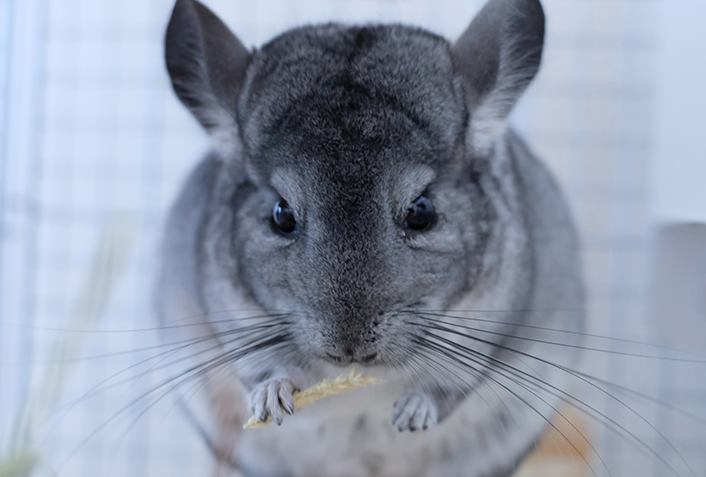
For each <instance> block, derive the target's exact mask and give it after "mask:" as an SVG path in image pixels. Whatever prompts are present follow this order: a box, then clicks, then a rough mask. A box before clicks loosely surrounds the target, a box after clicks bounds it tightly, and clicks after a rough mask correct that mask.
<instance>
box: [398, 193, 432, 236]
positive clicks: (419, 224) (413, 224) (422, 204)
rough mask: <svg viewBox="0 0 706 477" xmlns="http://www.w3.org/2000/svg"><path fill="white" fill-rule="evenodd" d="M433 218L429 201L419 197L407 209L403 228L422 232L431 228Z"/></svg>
mask: <svg viewBox="0 0 706 477" xmlns="http://www.w3.org/2000/svg"><path fill="white" fill-rule="evenodd" d="M434 217H435V214H434V206H433V205H432V203H431V201H430V200H429V199H427V198H426V197H424V196H423V195H421V196H419V197H418V198H417V199H416V200H415V201H414V203H413V204H412V207H410V208H409V212H408V213H407V218H405V220H404V226H405V227H407V228H410V229H412V230H424V229H427V228H429V226H431V224H432V223H433V222H434Z"/></svg>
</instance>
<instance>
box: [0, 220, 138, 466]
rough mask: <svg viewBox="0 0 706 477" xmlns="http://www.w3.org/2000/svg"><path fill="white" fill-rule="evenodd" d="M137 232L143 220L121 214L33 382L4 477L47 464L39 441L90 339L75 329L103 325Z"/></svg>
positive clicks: (112, 222) (4, 459)
mask: <svg viewBox="0 0 706 477" xmlns="http://www.w3.org/2000/svg"><path fill="white" fill-rule="evenodd" d="M137 232H138V226H137V221H136V220H135V219H134V218H133V217H132V216H128V215H122V214H121V215H116V216H114V217H112V218H111V219H110V220H108V223H107V224H106V225H105V227H104V230H103V232H102V234H101V238H100V240H99V243H98V247H97V249H96V254H95V256H94V259H93V263H92V265H91V267H90V269H89V270H88V273H87V276H86V280H85V282H84V283H83V285H82V286H81V288H80V289H79V293H78V295H77V297H76V300H75V302H74V304H73V306H72V307H71V311H70V313H69V316H68V318H67V321H66V326H65V328H64V331H60V332H59V335H58V336H57V338H56V341H55V342H54V347H53V349H52V352H51V355H50V356H51V359H50V360H49V362H48V364H47V366H46V368H45V369H43V370H41V377H42V378H41V379H38V380H34V381H33V382H34V383H37V384H36V385H34V386H32V388H31V389H30V391H29V394H28V398H27V400H26V401H25V403H24V407H23V408H22V411H21V412H20V414H19V415H18V418H17V421H16V423H15V427H14V431H13V434H12V438H11V441H10V450H9V452H8V455H6V456H3V457H2V458H0V477H22V476H27V475H29V474H31V473H32V472H33V471H34V470H35V469H36V468H38V467H39V466H41V465H42V464H43V462H42V457H41V456H42V453H41V449H40V447H39V446H38V445H37V442H36V436H37V434H38V433H39V432H40V430H41V426H42V425H43V424H44V423H45V422H46V421H47V419H48V418H49V416H50V415H51V412H52V410H53V409H54V408H55V406H56V405H57V404H58V402H59V400H60V398H61V395H62V393H63V390H64V387H65V385H66V383H67V381H68V379H69V377H70V375H71V372H72V370H73V369H74V368H75V366H76V363H77V362H78V359H79V358H80V356H81V351H82V349H83V346H84V344H85V341H86V337H87V336H88V334H87V333H76V332H75V330H82V331H90V330H92V329H93V328H94V327H95V325H96V323H98V321H99V320H100V317H101V316H102V314H103V311H104V309H105V307H106V304H107V303H108V300H109V299H110V295H111V291H112V290H113V289H114V287H115V284H116V283H117V281H118V279H119V277H120V275H121V274H122V271H123V270H124V268H125V265H126V264H127V261H128V259H129V257H130V252H131V250H132V248H133V244H134V241H135V238H136V236H137ZM44 464H46V463H44Z"/></svg>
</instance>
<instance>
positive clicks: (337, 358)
mask: <svg viewBox="0 0 706 477" xmlns="http://www.w3.org/2000/svg"><path fill="white" fill-rule="evenodd" d="M326 356H327V357H328V358H329V359H330V360H331V361H333V362H336V363H342V362H343V361H345V358H344V357H343V356H339V355H336V354H331V353H326Z"/></svg>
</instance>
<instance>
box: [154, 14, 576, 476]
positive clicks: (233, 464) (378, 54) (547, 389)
mask: <svg viewBox="0 0 706 477" xmlns="http://www.w3.org/2000/svg"><path fill="white" fill-rule="evenodd" d="M543 41H544V13H543V11H542V7H541V5H540V3H539V1H538V0H490V1H489V2H488V3H487V4H486V6H485V7H484V8H483V9H482V10H481V12H480V13H479V14H478V16H477V17H476V18H475V19H474V20H473V22H472V23H471V24H470V26H469V27H468V29H467V30H466V31H465V32H464V33H463V35H462V36H461V37H460V38H459V39H458V40H457V41H456V42H455V43H449V42H448V41H447V40H445V39H443V38H441V37H439V36H436V35H434V34H432V33H429V32H426V31H424V30H421V29H418V28H411V27H406V26H400V25H383V26H380V25H366V26H343V25H339V24H327V25H320V26H307V27H302V28H297V29H294V30H291V31H288V32H286V33H284V34H282V35H280V36H278V37H277V38H275V39H274V40H272V41H271V42H269V43H267V44H266V45H264V46H263V47H262V48H260V49H257V50H254V51H248V50H247V49H246V48H245V47H244V46H243V45H242V43H241V42H240V41H239V40H238V39H237V38H236V37H235V36H234V35H233V34H232V33H231V32H230V31H229V30H228V28H227V27H226V26H225V25H224V24H223V23H222V22H221V21H220V20H219V19H218V18H217V17H216V16H215V15H214V14H213V13H211V12H210V11H209V10H208V9H207V8H206V7H204V6H203V5H201V4H200V3H198V2H197V1H195V0H178V1H177V2H176V6H175V8H174V12H173V14H172V18H171V21H170V23H169V27H168V30H167V38H166V61H167V67H168V70H169V74H170V76H171V79H172V83H173V86H174V90H175V91H176V93H177V95H178V96H179V98H180V99H181V101H182V102H183V103H184V104H185V105H186V106H187V107H188V108H189V110H190V111H191V112H192V113H193V114H194V116H195V117H196V118H197V119H198V120H199V122H200V123H201V124H202V125H203V127H204V128H205V129H206V130H207V131H208V132H209V133H210V134H211V135H212V137H213V139H214V142H215V144H216V147H215V148H214V152H213V153H211V154H210V155H209V156H208V157H207V158H206V159H204V160H203V162H201V164H200V165H199V166H198V167H197V168H196V170H195V171H194V172H193V173H192V174H191V176H190V177H189V179H188V181H187V183H186V185H185V186H184V188H183V190H182V192H181V194H180V196H179V198H178V200H177V202H176V204H175V206H174V208H173V210H172V212H171V216H170V219H169V222H168V225H167V229H166V233H165V242H164V251H163V264H162V271H161V278H160V280H159V286H158V302H159V308H160V315H161V319H162V323H163V324H165V325H169V326H164V328H165V329H168V330H169V333H175V334H178V335H179V336H180V337H181V339H182V340H186V342H187V343H189V350H190V351H191V352H192V355H193V360H194V361H193V363H192V364H193V365H191V367H189V369H188V371H187V372H186V373H185V374H184V375H185V376H188V375H192V376H196V377H198V378H199V379H202V380H203V381H202V383H203V386H204V388H205V389H206V392H207V396H208V399H209V402H210V404H211V410H212V417H213V425H212V428H209V429H208V430H207V432H206V434H207V440H208V441H209V443H210V445H211V447H212V449H213V451H214V453H215V455H216V457H217V461H218V465H217V469H218V473H219V474H220V475H227V474H228V473H229V472H230V470H229V469H230V468H237V469H239V471H240V472H242V473H243V474H245V475H246V476H307V477H314V476H325V477H332V476H347V477H353V476H445V477H449V476H459V477H481V476H482V477H491V476H492V477H501V476H507V475H509V474H510V473H512V472H513V470H514V469H515V468H516V466H517V465H518V463H519V462H520V461H521V459H522V458H523V457H524V456H525V455H526V454H527V452H529V451H530V450H531V449H532V447H533V445H534V444H535V443H536V441H537V439H538V437H539V436H540V434H541V433H542V431H543V430H544V429H545V428H546V426H547V425H548V422H549V421H550V420H551V419H553V418H554V417H555V414H556V408H557V406H559V405H560V402H561V398H562V393H563V392H564V391H565V389H566V387H567V383H568V381H569V380H568V376H567V373H566V371H565V368H563V367H566V366H572V365H573V364H574V363H575V361H576V360H577V358H578V351H577V347H576V346H574V345H575V344H577V341H576V339H577V338H575V337H578V336H580V333H579V332H580V331H581V329H582V323H583V311H582V307H583V289H582V285H581V281H580V278H579V275H580V270H579V263H578V262H579V260H578V247H577V239H576V236H575V232H574V228H573V225H572V223H571V219H570V217H569V214H568V211H567V207H566V205H565V201H564V199H563V197H562V195H561V193H560V191H559V189H558V187H557V185H556V184H555V183H554V181H553V179H552V178H551V177H550V175H549V174H548V172H547V171H546V169H545V168H544V167H543V166H542V165H541V164H540V163H539V162H538V161H537V160H536V159H535V158H534V157H533V155H532V153H531V152H530V151H529V150H528V149H527V147H526V146H525V145H524V144H523V142H522V141H521V140H520V139H519V138H518V137H517V135H516V134H515V133H513V132H512V131H511V130H508V129H507V128H506V119H507V116H508V114H509V113H510V111H511V109H512V108H513V106H514V104H515V103H516V101H517V99H518V97H519V96H520V95H521V94H522V92H523V91H524V90H525V88H526V87H527V85H528V84H529V82H530V81H531V80H532V78H533V77H534V76H535V74H536V72H537V70H538V68H539V64H540V60H541V56H542V46H543ZM182 325H183V326H182ZM557 329H558V330H564V331H567V332H568V333H565V334H564V335H563V336H564V344H565V346H552V345H551V344H550V343H548V342H547V341H546V340H543V339H542V338H541V334H540V331H542V330H544V332H545V336H546V330H557ZM566 337H568V338H566ZM182 342H184V341H182ZM351 364H355V365H356V366H358V367H359V368H362V371H363V372H364V373H371V374H375V375H377V376H379V377H380V378H382V379H383V380H384V384H382V385H380V386H375V387H371V388H364V389H359V390H356V391H353V392H350V393H347V394H344V395H341V396H338V397H335V398H329V399H327V400H323V401H320V402H318V403H316V404H314V405H312V406H311V407H309V408H307V409H305V410H304V411H302V412H301V413H297V414H293V404H292V393H293V392H294V391H296V390H297V389H303V388H305V387H308V386H310V385H312V384H314V383H315V382H317V381H319V380H320V379H322V378H324V377H332V376H335V375H337V374H340V373H341V372H342V370H343V369H344V368H345V367H348V366H349V365H351ZM251 413H254V414H255V415H256V416H258V417H260V418H266V417H267V416H272V417H273V418H274V420H275V421H276V422H277V424H281V425H280V426H277V425H272V426H268V427H267V428H263V429H258V430H253V431H242V430H241V428H242V424H243V422H244V421H245V420H246V419H247V418H248V416H249V415H250V414H251ZM409 431H421V432H414V433H413V432H409Z"/></svg>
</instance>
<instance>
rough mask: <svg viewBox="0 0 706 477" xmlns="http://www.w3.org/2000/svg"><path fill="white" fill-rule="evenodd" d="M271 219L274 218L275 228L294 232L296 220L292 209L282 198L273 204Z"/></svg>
mask: <svg viewBox="0 0 706 477" xmlns="http://www.w3.org/2000/svg"><path fill="white" fill-rule="evenodd" d="M272 220H274V222H275V225H276V226H277V228H278V229H279V230H280V231H281V232H283V233H285V234H288V233H291V232H294V229H295V228H296V227H297V221H296V220H294V211H293V210H292V209H291V208H290V207H289V204H288V203H287V201H286V200H284V199H280V200H278V201H277V203H276V204H275V208H274V209H273V210H272Z"/></svg>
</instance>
